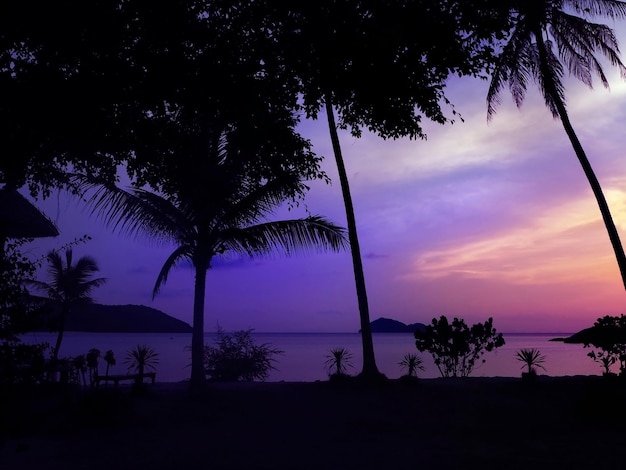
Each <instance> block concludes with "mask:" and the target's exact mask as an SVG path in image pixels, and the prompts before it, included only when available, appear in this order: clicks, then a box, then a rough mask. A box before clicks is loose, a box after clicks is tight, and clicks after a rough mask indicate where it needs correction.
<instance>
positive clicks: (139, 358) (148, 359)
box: [124, 344, 159, 375]
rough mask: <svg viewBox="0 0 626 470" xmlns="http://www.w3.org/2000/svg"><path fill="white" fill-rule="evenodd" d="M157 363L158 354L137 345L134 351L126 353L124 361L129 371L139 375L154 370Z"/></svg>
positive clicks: (144, 346) (142, 345)
mask: <svg viewBox="0 0 626 470" xmlns="http://www.w3.org/2000/svg"><path fill="white" fill-rule="evenodd" d="M158 363H159V353H157V352H156V351H155V350H154V349H152V348H150V347H148V346H146V345H144V344H138V345H137V346H135V348H134V349H131V350H130V351H127V352H126V360H125V361H124V364H128V370H129V371H131V370H134V371H136V372H137V374H139V375H143V374H144V373H145V372H146V371H154V370H156V366H157V364H158Z"/></svg>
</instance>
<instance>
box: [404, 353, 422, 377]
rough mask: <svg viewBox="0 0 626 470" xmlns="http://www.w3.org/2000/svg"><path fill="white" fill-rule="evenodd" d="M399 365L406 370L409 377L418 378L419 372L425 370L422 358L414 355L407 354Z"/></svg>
mask: <svg viewBox="0 0 626 470" xmlns="http://www.w3.org/2000/svg"><path fill="white" fill-rule="evenodd" d="M398 365H399V366H400V367H401V368H402V369H406V371H407V375H408V376H409V377H417V371H418V370H424V365H423V361H422V358H421V357H419V356H418V355H417V354H413V353H407V354H405V355H404V357H403V358H402V360H401V361H400V362H399V363H398Z"/></svg>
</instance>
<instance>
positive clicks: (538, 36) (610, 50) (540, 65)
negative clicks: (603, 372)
mask: <svg viewBox="0 0 626 470" xmlns="http://www.w3.org/2000/svg"><path fill="white" fill-rule="evenodd" d="M514 10H515V15H516V20H517V21H516V25H515V27H514V29H513V30H512V32H511V35H510V37H509V39H508V41H507V43H506V45H505V46H504V48H503V50H502V53H501V55H500V59H499V62H498V64H497V66H496V69H495V70H494V72H493V75H492V78H491V84H490V87H489V91H488V94H487V105H488V110H487V116H488V120H490V119H491V118H492V117H493V116H494V115H495V113H496V110H497V106H498V105H499V104H500V102H501V99H500V92H501V91H502V89H503V88H504V87H505V85H508V87H509V89H510V91H511V94H512V95H513V99H514V101H515V103H516V105H517V106H518V107H520V106H521V104H522V102H523V100H524V97H525V95H526V87H527V84H528V81H529V80H530V79H534V80H535V82H537V84H538V86H539V90H540V92H541V94H542V95H543V98H544V100H545V103H546V106H547V107H548V109H549V110H550V112H551V113H552V116H553V117H554V118H555V119H557V118H558V119H560V120H561V123H562V124H563V127H564V129H565V132H566V133H567V136H568V138H569V140H570V142H571V144H572V147H573V148H574V152H575V153H576V157H577V158H578V161H579V162H580V164H581V166H582V167H583V171H584V172H585V176H586V177H587V180H588V181H589V184H590V185H591V189H592V190H593V194H594V196H595V198H596V201H597V203H598V206H599V207H600V212H601V214H602V219H603V221H604V225H605V226H606V229H607V232H608V234H609V239H610V240H611V244H612V246H613V250H614V252H615V257H616V258H617V263H618V266H619V269H620V273H621V275H622V281H623V283H624V288H626V256H625V255H624V249H623V247H622V244H621V241H620V238H619V235H618V232H617V229H616V227H615V224H614V222H613V218H612V217H611V212H610V210H609V206H608V204H607V201H606V198H605V197H604V194H603V192H602V188H601V186H600V183H599V182H598V179H597V177H596V175H595V173H594V171H593V168H592V167H591V164H590V163H589V160H588V158H587V155H586V154H585V151H584V150H583V147H582V145H581V143H580V141H579V140H578V137H577V135H576V133H575V132H574V128H573V127H572V124H571V122H570V119H569V115H568V113H567V109H566V107H565V87H564V85H563V75H564V72H565V69H567V70H568V71H569V72H570V74H572V75H573V76H575V77H576V78H577V79H579V80H580V81H582V82H583V83H584V84H585V85H587V86H588V87H589V88H591V87H592V77H593V75H597V76H598V77H599V78H600V81H601V83H602V84H603V85H604V86H605V87H608V81H607V78H606V76H605V74H604V70H603V68H602V65H601V64H600V62H599V59H598V56H604V57H606V58H608V59H609V61H610V63H611V64H612V65H614V66H616V67H617V68H618V69H619V71H620V73H621V75H622V76H623V77H626V67H625V66H624V64H623V63H622V62H621V60H620V58H619V48H618V44H617V39H616V37H615V34H614V32H613V30H612V29H611V28H609V27H608V26H606V25H604V24H598V23H593V22H591V21H589V20H590V19H593V18H596V17H608V18H611V19H617V18H624V17H626V3H625V2H621V1H617V0H533V1H528V0H520V1H517V2H515V8H514Z"/></svg>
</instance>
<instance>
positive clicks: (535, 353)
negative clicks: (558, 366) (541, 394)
mask: <svg viewBox="0 0 626 470" xmlns="http://www.w3.org/2000/svg"><path fill="white" fill-rule="evenodd" d="M515 358H516V359H517V360H518V361H520V362H523V363H524V365H522V369H523V368H524V367H527V368H528V370H527V371H526V373H527V374H529V375H537V367H540V368H542V369H543V370H546V368H545V367H544V366H543V363H544V362H546V356H544V355H543V354H541V351H539V350H538V349H536V348H531V349H520V350H519V351H517V353H515Z"/></svg>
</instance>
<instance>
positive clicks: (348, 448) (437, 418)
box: [0, 377, 626, 470]
mask: <svg viewBox="0 0 626 470" xmlns="http://www.w3.org/2000/svg"><path fill="white" fill-rule="evenodd" d="M625 398H626V384H624V383H623V382H622V381H619V380H615V381H609V380H603V378H602V377H560V378H548V377H540V378H539V380H538V381H537V383H535V384H526V383H523V382H522V381H521V380H520V379H513V378H468V379H422V380H419V381H418V383H416V384H413V385H412V386H408V385H406V384H403V383H401V382H399V381H397V380H394V381H390V382H389V383H388V384H386V385H384V386H378V387H362V386H357V385H355V384H336V383H330V382H316V383H236V384H209V386H208V387H207V390H206V391H205V392H203V394H202V395H201V396H200V397H198V398H196V399H193V400H192V399H190V397H189V394H188V392H187V385H186V384H159V383H157V384H156V385H155V386H153V387H148V389H147V393H146V394H145V395H144V396H139V397H138V396H134V395H133V394H132V393H131V388H130V387H120V388H119V389H117V390H116V389H113V388H112V387H108V388H107V389H102V390H100V391H99V393H85V392H79V391H74V392H71V393H67V394H66V395H65V396H64V397H61V398H59V397H58V396H57V397H56V398H53V399H51V398H48V399H46V400H42V399H37V400H33V401H31V402H30V404H29V405H28V406H29V408H28V412H27V413H26V411H24V410H26V408H24V410H22V413H21V414H22V415H24V414H28V417H27V418H25V419H24V420H22V421H21V422H22V424H18V423H16V421H15V418H16V416H15V415H17V414H18V413H17V412H15V410H14V412H13V414H14V416H13V419H12V421H11V423H8V426H5V429H8V430H10V433H11V435H10V436H9V438H8V439H5V440H4V442H3V444H2V447H1V448H0V468H1V469H31V468H32V469H79V468H80V469H82V468H84V469H111V468H150V469H161V468H163V469H167V468H186V469H189V468H192V469H195V468H203V469H205V468H206V469H255V470H261V469H359V470H367V469H417V468H420V469H458V468H497V469H533V470H536V469H544V468H545V469H547V468H550V469H560V468H568V469H578V468H580V469H582V468H585V469H589V468H592V469H604V468H606V469H609V468H611V469H612V468H626V400H625ZM21 406H23V407H24V406H26V405H24V404H22V405H21ZM5 424H7V423H5Z"/></svg>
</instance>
